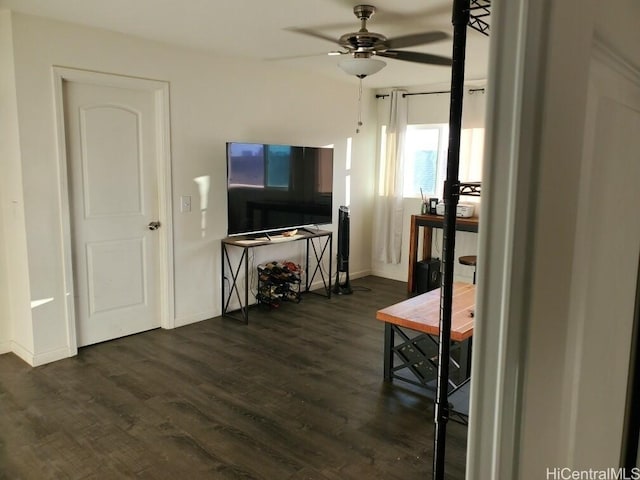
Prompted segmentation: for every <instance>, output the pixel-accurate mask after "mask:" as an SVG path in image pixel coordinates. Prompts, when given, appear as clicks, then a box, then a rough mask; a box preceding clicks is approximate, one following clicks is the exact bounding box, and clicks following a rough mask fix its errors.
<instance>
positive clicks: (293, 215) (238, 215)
mask: <svg viewBox="0 0 640 480" xmlns="http://www.w3.org/2000/svg"><path fill="white" fill-rule="evenodd" d="M227 202H228V203H227V205H228V208H227V218H228V226H229V228H228V234H229V235H241V234H252V233H260V232H272V231H278V230H287V229H292V228H300V227H305V226H310V225H320V224H326V223H331V215H332V206H333V205H332V202H333V148H327V147H299V146H292V145H268V144H262V143H239V142H229V143H227Z"/></svg>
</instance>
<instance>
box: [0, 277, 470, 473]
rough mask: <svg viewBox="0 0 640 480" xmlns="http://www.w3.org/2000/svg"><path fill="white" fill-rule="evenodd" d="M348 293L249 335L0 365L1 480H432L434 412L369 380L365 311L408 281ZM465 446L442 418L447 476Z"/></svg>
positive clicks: (205, 335)
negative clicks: (31, 364) (445, 427)
mask: <svg viewBox="0 0 640 480" xmlns="http://www.w3.org/2000/svg"><path fill="white" fill-rule="evenodd" d="M352 284H353V285H354V287H355V288H356V289H358V290H357V291H356V292H355V293H354V294H353V295H349V296H334V297H333V298H331V300H327V299H324V298H322V297H319V296H315V295H306V296H305V297H304V298H303V300H302V302H301V303H300V304H298V305H296V304H285V305H283V306H282V307H280V308H279V309H275V310H271V311H269V310H257V309H254V310H252V311H251V323H250V325H248V326H245V325H241V324H239V323H237V322H235V321H233V320H230V319H222V318H215V319H212V320H208V321H204V322H200V323H197V324H194V325H190V326H186V327H182V328H178V329H175V330H169V331H167V330H154V331H151V332H146V333H143V334H139V335H134V336H131V337H127V338H123V339H119V340H114V341H111V342H106V343H103V344H99V345H95V346H91V347H86V348H82V349H80V352H79V354H78V356H77V357H74V358H70V359H66V360H62V361H59V362H55V363H53V364H49V365H45V366H42V367H38V368H31V367H29V366H27V365H26V364H25V363H23V362H22V361H21V360H19V359H18V358H17V357H15V356H14V355H13V354H7V355H2V356H0V478H7V479H45V478H55V479H58V478H74V479H75V478H83V479H84V478H87V479H88V478H92V479H93V478H95V479H102V478H105V479H116V478H132V477H135V478H153V479H156V478H167V479H176V478H190V479H197V478H210V479H267V480H284V479H317V480H323V479H332V480H338V479H339V480H348V479H357V480H363V479H373V478H376V479H389V480H393V479H397V480H411V479H421V480H424V479H428V478H431V462H432V451H433V403H432V402H431V401H430V400H429V399H427V398H426V397H424V396H423V395H420V394H417V393H416V392H415V390H411V389H408V388H406V387H404V386H401V385H386V384H384V382H383V381H382V348H383V325H382V323H381V322H379V321H377V320H375V311H376V310H378V309H379V308H381V307H383V306H387V305H389V304H392V303H395V302H397V301H399V300H401V299H403V298H404V297H405V291H406V284H405V283H401V282H395V281H392V280H385V279H381V278H377V277H367V278H365V279H360V280H357V281H354V282H352ZM365 287H366V288H367V289H370V290H368V291H364V288H365ZM465 449H466V427H464V426H463V425H460V424H457V423H453V422H450V423H449V427H448V443H447V478H451V479H462V478H464V462H465Z"/></svg>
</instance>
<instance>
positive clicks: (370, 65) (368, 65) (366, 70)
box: [338, 58, 387, 78]
mask: <svg viewBox="0 0 640 480" xmlns="http://www.w3.org/2000/svg"><path fill="white" fill-rule="evenodd" d="M386 65H387V64H386V62H383V61H382V60H378V59H376V58H347V59H345V60H342V61H341V62H340V63H338V66H339V67H340V68H341V69H342V70H343V71H344V72H345V73H348V74H349V75H355V76H356V77H358V78H364V77H366V76H368V75H373V74H374V73H378V72H379V71H380V70H382V69H383V68H384V67H385V66H386Z"/></svg>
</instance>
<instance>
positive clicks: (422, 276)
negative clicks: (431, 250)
mask: <svg viewBox="0 0 640 480" xmlns="http://www.w3.org/2000/svg"><path fill="white" fill-rule="evenodd" d="M415 276H416V277H415V280H416V291H417V292H418V293H425V292H430V291H431V290H435V289H436V288H440V260H439V259H437V258H432V259H431V260H422V261H421V262H417V263H416V269H415Z"/></svg>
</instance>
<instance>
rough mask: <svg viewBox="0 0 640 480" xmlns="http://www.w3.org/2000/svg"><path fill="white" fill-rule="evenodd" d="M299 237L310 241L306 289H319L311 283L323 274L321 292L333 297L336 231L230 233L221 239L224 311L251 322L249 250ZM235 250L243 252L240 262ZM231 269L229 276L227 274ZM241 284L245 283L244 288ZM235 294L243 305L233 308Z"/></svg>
mask: <svg viewBox="0 0 640 480" xmlns="http://www.w3.org/2000/svg"><path fill="white" fill-rule="evenodd" d="M299 241H304V242H305V243H306V254H305V265H304V277H305V281H304V292H308V293H317V292H315V291H312V290H311V286H312V285H313V282H314V280H315V279H316V278H319V279H320V280H321V281H322V288H321V289H320V292H321V293H319V294H320V295H324V296H326V297H327V298H331V275H332V265H331V250H332V245H333V232H330V231H328V230H319V229H314V228H301V229H298V231H297V233H296V234H295V235H293V236H285V235H282V234H279V235H278V234H269V235H266V234H259V235H258V236H234V237H227V238H223V239H222V240H221V242H220V254H221V260H222V267H221V278H220V284H221V286H222V315H223V316H227V317H231V318H234V319H237V320H239V321H242V322H244V323H246V324H248V323H249V306H250V305H249V278H250V274H249V252H250V251H251V249H254V248H260V247H268V246H273V245H283V244H284V243H287V242H299ZM233 250H236V251H239V252H240V258H239V259H238V261H237V262H236V261H234V260H233V259H232V255H231V252H232V251H233ZM325 255H327V256H328V257H329V261H328V263H329V271H328V272H325V271H324V270H323V268H322V265H323V260H324V257H325ZM227 270H228V273H229V276H227ZM241 272H244V281H242V279H241V278H240V273H241ZM227 281H228V283H229V287H228V289H227V288H225V285H226V284H227ZM239 283H242V285H239ZM240 287H244V288H243V291H242V292H241V288H240ZM233 298H235V299H236V300H237V303H238V305H239V306H238V307H237V308H234V309H230V305H231V300H232V299H233Z"/></svg>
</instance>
